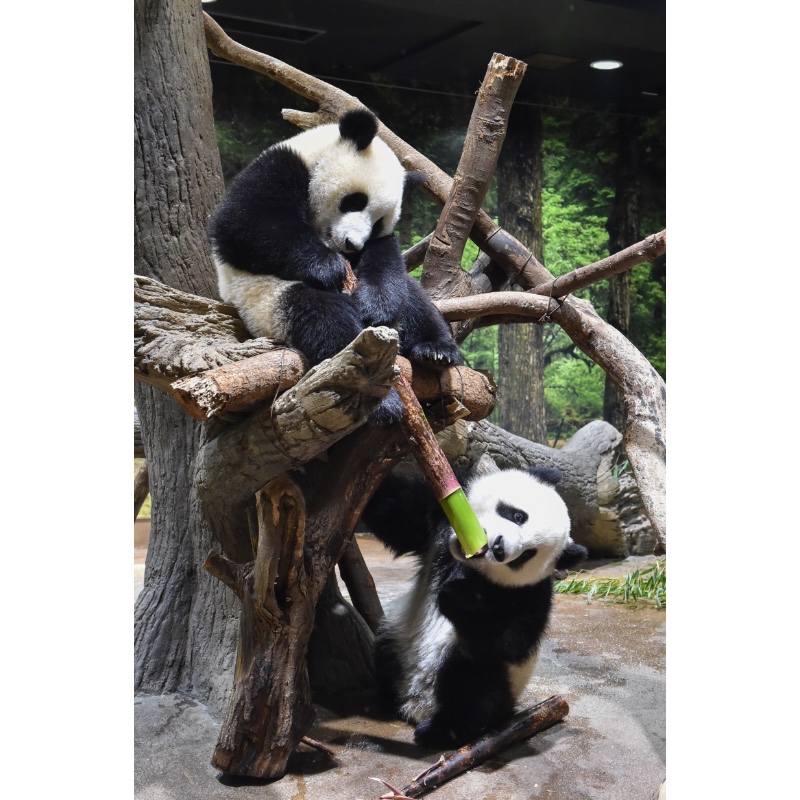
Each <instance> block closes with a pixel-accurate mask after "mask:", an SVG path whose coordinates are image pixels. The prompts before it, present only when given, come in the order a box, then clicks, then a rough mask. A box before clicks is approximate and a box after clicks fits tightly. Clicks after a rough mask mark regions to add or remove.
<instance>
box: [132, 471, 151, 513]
mask: <svg viewBox="0 0 800 800" xmlns="http://www.w3.org/2000/svg"><path fill="white" fill-rule="evenodd" d="M148 494H150V478H149V476H148V473H147V462H146V461H145V462H144V463H143V464H142V465H141V466H140V467H139V469H138V470H136V475H135V476H134V478H133V518H134V520H135V519H136V517H138V516H139V512H140V511H141V510H142V506H143V505H144V501H145V500H147V495H148Z"/></svg>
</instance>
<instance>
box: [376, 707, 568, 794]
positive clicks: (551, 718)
mask: <svg viewBox="0 0 800 800" xmlns="http://www.w3.org/2000/svg"><path fill="white" fill-rule="evenodd" d="M567 714H569V705H568V704H567V701H566V700H564V698H563V697H560V696H559V695H553V697H548V698H547V700H544V701H543V702H541V703H538V704H537V705H535V706H533V707H532V708H529V709H526V710H525V711H520V712H519V714H516V715H515V716H514V717H512V718H511V721H510V722H509V723H508V724H507V725H506V726H505V727H504V728H502V729H500V730H499V731H492V732H490V733H487V734H486V735H484V736H482V737H481V738H480V739H477V740H475V741H474V742H471V743H470V744H467V745H464V747H461V748H459V749H458V750H456V751H455V752H453V753H451V754H450V755H449V756H447V757H444V756H442V758H440V759H439V761H438V762H437V763H436V764H433V765H432V766H431V767H429V768H428V769H426V770H425V771H424V772H423V773H421V774H420V775H417V777H416V778H414V780H413V781H411V783H409V784H408V786H406V787H405V788H404V789H403V790H402V792H398V791H397V789H395V788H394V787H392V786H391V785H389V784H388V783H386V781H383V780H381V779H380V778H373V780H378V781H380V782H381V783H383V784H384V785H385V786H386V787H387V788H388V789H389V791H390V792H391V794H384V795H382V797H381V800H403V798H415V797H422V795H423V794H425V793H427V792H429V791H431V790H432V789H436V788H437V787H438V786H441V785H442V784H443V783H446V782H447V781H449V780H450V779H451V778H455V777H457V776H458V775H461V774H462V773H463V772H466V771H467V770H470V769H472V768H473V767H477V766H478V765H479V764H482V763H483V762H484V761H486V760H487V759H488V758H491V757H492V756H496V755H497V754H498V753H500V752H502V751H503V750H505V749H506V748H507V747H510V746H511V745H512V744H516V743H517V742H521V741H522V740H524V739H528V738H529V737H531V736H533V735H534V734H535V733H539V732H540V731H543V730H546V729H547V728H549V727H551V726H553V725H555V724H556V722H559V721H560V720H562V719H563V718H564V717H566V716H567Z"/></svg>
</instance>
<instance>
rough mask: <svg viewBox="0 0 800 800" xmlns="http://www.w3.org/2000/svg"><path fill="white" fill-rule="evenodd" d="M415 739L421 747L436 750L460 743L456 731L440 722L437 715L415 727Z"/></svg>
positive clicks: (456, 745)
mask: <svg viewBox="0 0 800 800" xmlns="http://www.w3.org/2000/svg"><path fill="white" fill-rule="evenodd" d="M414 741H415V742H416V743H417V744H418V745H419V746H420V747H429V748H431V749H434V750H441V749H444V750H447V749H450V748H454V747H458V745H459V739H458V737H457V736H456V732H455V731H453V730H448V729H447V728H445V727H443V726H442V725H440V724H438V723H437V721H436V718H435V717H432V718H431V719H426V720H425V721H424V722H420V724H419V725H417V727H416V728H414Z"/></svg>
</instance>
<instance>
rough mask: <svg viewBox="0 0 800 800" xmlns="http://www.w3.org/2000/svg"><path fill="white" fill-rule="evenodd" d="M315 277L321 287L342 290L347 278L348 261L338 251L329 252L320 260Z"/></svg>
mask: <svg viewBox="0 0 800 800" xmlns="http://www.w3.org/2000/svg"><path fill="white" fill-rule="evenodd" d="M313 277H314V280H315V281H316V283H318V284H319V287H320V288H321V289H325V290H326V291H329V292H341V291H342V288H343V287H344V284H345V280H346V279H347V262H346V261H345V260H344V258H342V256H340V255H339V254H338V253H334V252H330V253H327V254H326V256H325V257H324V258H323V259H320V261H319V262H318V264H317V266H316V269H314V271H313Z"/></svg>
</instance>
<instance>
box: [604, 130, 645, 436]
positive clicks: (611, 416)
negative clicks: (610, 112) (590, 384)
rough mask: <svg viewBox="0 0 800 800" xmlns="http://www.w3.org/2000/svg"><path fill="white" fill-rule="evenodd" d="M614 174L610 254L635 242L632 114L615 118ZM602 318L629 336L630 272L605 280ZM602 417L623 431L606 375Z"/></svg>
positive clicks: (619, 399) (620, 402) (619, 401)
mask: <svg viewBox="0 0 800 800" xmlns="http://www.w3.org/2000/svg"><path fill="white" fill-rule="evenodd" d="M617 125H618V127H617V176H616V184H617V185H616V194H615V196H614V206H613V208H612V209H611V214H610V216H609V218H608V222H607V223H606V229H607V230H608V250H609V253H611V255H614V253H618V252H619V251H620V250H624V249H625V248H626V247H629V246H630V245H632V244H635V243H636V242H638V241H639V172H638V158H637V146H638V142H639V131H640V128H641V125H640V122H639V120H638V118H636V117H625V116H622V117H619V121H618V123H617ZM606 320H607V321H608V323H609V324H610V325H613V326H614V327H615V328H616V329H617V330H618V331H619V332H620V333H621V334H623V336H625V337H626V338H630V325H631V273H630V271H628V270H626V271H625V272H622V273H620V274H619V275H614V277H612V278H609V281H608V313H607V314H606ZM603 419H605V421H606V422H610V423H611V424H612V425H613V426H614V427H615V428H618V429H619V430H621V431H622V430H625V402H624V398H623V396H622V392H620V390H619V388H618V387H617V385H616V384H615V383H614V381H612V380H611V378H610V377H609V376H608V375H606V386H605V394H604V397H603Z"/></svg>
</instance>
